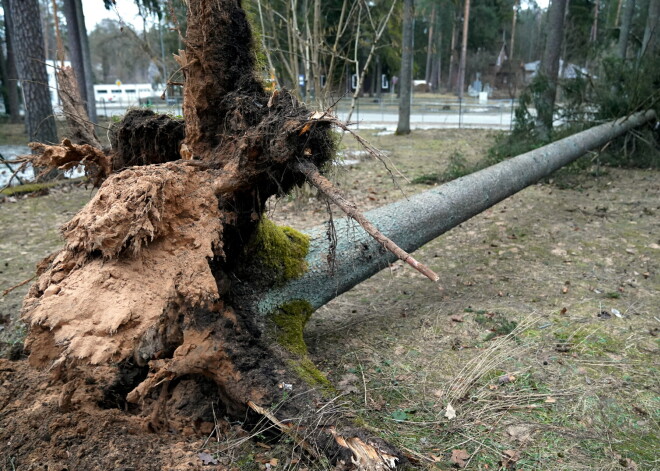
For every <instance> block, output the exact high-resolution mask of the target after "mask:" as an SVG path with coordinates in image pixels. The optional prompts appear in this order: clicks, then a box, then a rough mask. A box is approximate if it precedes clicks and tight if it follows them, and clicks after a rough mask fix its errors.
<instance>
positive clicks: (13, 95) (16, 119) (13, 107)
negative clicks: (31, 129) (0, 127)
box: [2, 0, 21, 124]
mask: <svg viewBox="0 0 660 471" xmlns="http://www.w3.org/2000/svg"><path fill="white" fill-rule="evenodd" d="M2 8H3V9H4V11H5V44H6V46H7V103H6V104H5V107H6V110H5V111H7V114H9V121H10V122H11V123H14V124H16V123H20V122H21V115H20V112H19V103H20V100H19V97H18V72H17V70H16V58H15V54H14V45H13V40H12V35H11V25H10V23H11V22H12V19H11V16H10V15H9V14H8V12H9V0H2Z"/></svg>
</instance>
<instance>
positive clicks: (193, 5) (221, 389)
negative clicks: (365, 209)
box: [23, 0, 397, 468]
mask: <svg viewBox="0 0 660 471" xmlns="http://www.w3.org/2000/svg"><path fill="white" fill-rule="evenodd" d="M188 7H189V10H188V29H187V31H188V37H187V38H186V51H181V52H180V55H179V56H178V57H177V60H178V62H179V63H180V65H181V67H182V70H183V72H184V75H185V77H186V86H185V90H184V117H185V136H184V125H183V124H182V123H181V122H180V121H176V120H172V119H171V118H162V117H156V116H154V115H152V114H150V113H148V112H147V113H145V112H140V111H133V112H131V113H129V114H128V115H127V117H126V118H125V119H124V120H123V121H122V122H121V123H120V124H119V126H117V127H116V128H114V129H113V132H112V135H111V143H112V149H110V150H109V151H108V152H107V153H106V157H108V158H110V159H111V161H112V168H111V169H110V171H109V172H108V174H107V175H105V177H106V178H105V181H104V182H103V184H102V186H101V187H100V189H99V191H98V193H97V194H96V195H95V196H94V197H93V198H92V200H91V201H90V202H89V203H88V204H87V205H86V206H85V207H84V208H83V209H82V210H81V211H80V212H79V213H78V214H77V215H76V216H75V217H74V218H73V219H72V220H71V221H69V222H68V223H67V224H65V225H64V226H63V228H62V235H63V237H64V239H65V245H64V248H63V249H62V250H60V251H59V252H57V253H54V254H52V255H51V256H49V257H48V258H46V259H45V260H44V261H43V262H42V263H41V264H40V266H39V270H38V279H37V281H36V282H35V284H34V285H33V286H32V288H31V289H30V291H29V293H28V295H27V297H26V299H25V303H24V307H23V320H24V321H25V322H26V323H27V324H28V326H29V332H28V335H27V339H26V348H27V350H28V352H29V353H30V356H29V362H30V364H31V365H33V366H35V367H38V368H47V369H49V370H50V371H52V377H51V384H52V388H53V391H59V392H58V394H59V396H58V404H59V407H60V409H62V410H64V411H82V410H86V409H89V408H95V407H96V408H98V407H108V406H112V407H114V406H115V405H119V406H120V407H124V408H127V409H129V410H130V411H131V412H132V413H134V414H135V415H136V416H139V417H140V419H139V420H138V421H137V423H139V425H140V427H142V428H144V429H147V430H150V431H156V432H172V431H174V432H176V433H184V432H185V431H186V430H195V428H196V427H197V425H196V424H199V423H207V422H208V421H209V420H210V415H209V410H210V409H209V407H208V404H209V402H210V403H212V404H217V407H218V410H219V411H220V412H222V415H227V416H229V417H234V418H245V417H246V416H247V417H248V418H250V417H251V416H258V415H265V416H267V417H269V419H270V420H272V421H273V422H274V423H276V424H278V427H279V428H280V429H282V430H285V431H287V433H290V434H294V435H297V434H298V432H296V431H292V430H289V429H290V428H291V426H290V425H285V424H283V423H280V422H279V419H276V418H275V416H272V417H271V416H270V415H269V414H270V412H268V411H267V409H264V408H269V407H271V406H272V405H274V404H278V411H277V414H278V416H280V417H282V418H287V419H288V418H291V417H297V418H301V417H302V418H304V419H298V421H299V422H300V423H301V424H303V423H307V424H308V425H309V427H310V430H311V431H314V433H312V434H311V435H310V436H311V437H314V438H305V440H311V441H313V443H314V445H315V446H319V447H320V448H321V449H326V448H327V450H328V451H326V453H329V454H330V455H332V456H334V457H336V456H338V455H341V456H343V460H344V462H346V463H350V459H349V456H350V455H351V453H353V454H354V453H356V451H355V450H353V446H354V445H350V446H349V444H353V442H352V441H351V440H354V439H355V440H358V438H357V437H358V435H356V434H355V433H352V432H351V435H352V436H347V437H346V438H345V439H344V438H342V436H341V432H340V431H338V429H337V430H336V429H335V428H332V430H330V429H329V428H327V427H325V426H324V424H325V421H326V420H329V418H328V417H325V418H322V419H318V418H317V417H315V411H316V408H317V407H318V405H319V404H320V402H321V401H322V399H323V395H322V392H321V391H319V390H317V389H315V388H314V386H316V384H311V383H310V382H309V381H308V378H321V379H322V380H325V378H323V377H322V375H321V374H320V373H319V372H318V371H317V370H316V369H315V367H314V366H313V364H312V363H311V361H310V360H309V359H308V357H307V356H306V355H301V354H300V352H298V351H295V350H292V349H291V348H288V345H287V344H284V343H283V342H279V341H278V338H280V337H281V336H280V335H278V330H282V329H284V330H286V329H290V327H289V326H282V325H281V323H282V318H281V317H278V321H277V322H275V321H274V320H273V317H274V314H275V313H272V314H273V315H272V316H260V315H257V314H255V313H254V312H252V311H251V310H250V309H249V308H248V307H246V304H245V303H243V302H242V301H239V300H238V298H236V297H234V293H236V292H238V291H240V293H241V296H245V293H246V291H249V287H250V286H251V285H250V284H251V283H253V282H254V283H255V284H256V283H258V285H259V286H261V287H263V286H268V285H275V284H277V283H278V282H280V281H281V280H279V279H277V276H275V275H271V276H270V277H264V271H263V270H261V269H260V267H259V264H260V263H261V262H260V258H259V256H258V254H257V253H256V252H255V251H254V250H253V249H251V247H252V248H254V247H258V246H262V245H263V244H261V245H260V244H259V243H256V242H255V240H256V239H258V238H259V237H264V233H265V232H266V233H267V232H268V231H271V232H272V230H274V229H273V228H271V226H270V225H268V224H267V223H265V222H263V221H262V214H263V213H264V209H265V205H266V201H267V200H268V199H269V198H270V197H271V196H273V195H275V194H278V193H279V194H281V193H286V192H288V191H290V190H291V189H292V188H293V187H295V186H296V185H299V184H301V183H302V182H303V181H304V180H305V176H304V175H303V174H302V173H300V171H298V170H297V168H298V165H299V164H300V163H301V162H305V163H307V164H308V165H314V166H322V165H323V164H325V163H326V162H328V161H329V160H330V159H331V158H332V156H333V155H334V139H333V137H332V134H331V125H332V123H333V122H334V120H333V119H332V118H330V117H326V116H325V115H321V114H319V113H312V112H311V110H309V109H308V108H307V107H306V106H304V105H303V104H302V103H300V102H298V100H297V99H296V98H295V97H294V96H293V95H292V94H291V93H290V92H288V91H286V90H281V91H277V92H275V93H273V94H272V95H268V94H267V93H266V92H265V91H264V89H263V87H262V84H261V82H260V80H258V79H257V77H256V76H255V72H254V64H255V60H254V51H253V48H252V37H251V33H250V29H249V25H248V22H247V19H246V17H245V13H244V12H243V10H242V9H241V7H240V2H235V1H233V0H220V1H216V2H204V1H201V0H191V1H190V2H189V4H188ZM64 144H65V143H63V145H62V146H52V149H48V148H47V147H46V148H44V149H43V150H44V154H46V153H48V152H51V153H52V155H56V154H58V152H60V150H61V149H60V148H61V147H63V146H64ZM99 152H100V150H99V146H98V145H97V146H94V148H93V154H94V155H93V158H94V160H95V161H101V160H103V159H102V158H100V157H99V156H98V153H99ZM60 153H61V152H60ZM82 153H83V151H82V150H81V154H82ZM90 155H91V154H90ZM179 157H181V159H179ZM105 160H106V161H107V159H105ZM80 161H81V162H84V161H85V158H84V156H82V158H81V159H80ZM126 166H129V167H127V168H126ZM260 227H261V228H262V229H263V230H259V228H260ZM287 234H289V235H287ZM295 238H296V237H295V234H294V235H291V232H285V236H284V237H283V238H280V239H281V243H280V244H279V245H280V246H281V245H285V246H286V245H288V244H294V242H293V241H292V240H291V239H295ZM280 239H278V240H280ZM280 248H281V247H280ZM283 253H287V254H291V253H293V254H295V257H299V258H300V261H302V260H304V257H305V255H306V248H305V249H303V250H297V251H296V250H293V251H292V250H285V251H284V252H283ZM300 261H298V263H297V264H296V263H295V262H296V261H291V260H288V262H287V263H290V264H293V265H297V266H299V267H300V268H301V270H299V271H297V272H295V273H298V272H302V271H304V264H302V263H301V262H300ZM251 265H254V267H255V268H254V269H251ZM273 273H277V270H275V271H273ZM295 273H288V275H287V276H297V275H296V274H295ZM237 274H240V276H237ZM257 278H258V280H257ZM264 278H265V279H264ZM239 286H240V289H239V288H238V287H239ZM246 287H247V288H246ZM296 326H297V329H298V330H299V331H300V332H297V335H298V336H299V337H300V338H301V339H302V328H303V326H304V323H300V322H299V323H298V324H296ZM325 382H327V380H325ZM285 385H286V386H285ZM83 390H84V391H85V393H84V394H81V393H80V392H81V391H83ZM290 390H294V391H296V392H297V393H298V394H296V395H293V396H292V397H288V398H287V396H288V392H287V391H290ZM197 398H198V399H197ZM285 398H287V400H286V401H284V402H283V400H284V399H285ZM195 403H200V404H201V403H204V405H202V406H201V407H197V406H194V404H195ZM255 411H256V412H255ZM333 417H334V416H333ZM133 423H135V422H133ZM317 429H318V431H319V433H316V430H317ZM309 434H310V432H305V436H307V435H309ZM334 437H339V438H334ZM295 440H296V442H299V441H300V440H299V439H295ZM359 440H360V441H359V443H360V444H361V445H360V446H361V447H362V449H367V450H368V451H369V450H370V451H371V453H372V455H373V454H375V453H376V451H375V449H373V448H368V447H369V446H371V445H367V444H366V442H363V441H362V439H359ZM365 440H366V438H365ZM372 442H373V443H378V441H372ZM356 446H357V445H356ZM378 446H379V447H380V449H382V450H389V448H388V447H387V446H386V445H385V444H382V443H381V444H379V445H378ZM309 451H310V453H316V451H315V448H313V447H309ZM383 453H384V454H382V456H388V457H389V458H388V459H390V460H394V461H396V459H397V458H396V454H393V452H391V451H388V452H387V453H385V451H383ZM374 456H375V458H374V459H379V460H380V459H381V458H379V456H381V454H376V455H374ZM369 459H372V458H371V457H370V458H369ZM106 468H107V466H106Z"/></svg>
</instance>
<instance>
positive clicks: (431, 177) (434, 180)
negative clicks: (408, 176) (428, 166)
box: [411, 172, 442, 185]
mask: <svg viewBox="0 0 660 471" xmlns="http://www.w3.org/2000/svg"><path fill="white" fill-rule="evenodd" d="M440 182H442V178H441V176H440V174H439V173H435V172H434V173H423V174H422V175H420V176H418V177H415V178H413V179H412V180H411V183H412V184H414V185H436V184H438V183H440Z"/></svg>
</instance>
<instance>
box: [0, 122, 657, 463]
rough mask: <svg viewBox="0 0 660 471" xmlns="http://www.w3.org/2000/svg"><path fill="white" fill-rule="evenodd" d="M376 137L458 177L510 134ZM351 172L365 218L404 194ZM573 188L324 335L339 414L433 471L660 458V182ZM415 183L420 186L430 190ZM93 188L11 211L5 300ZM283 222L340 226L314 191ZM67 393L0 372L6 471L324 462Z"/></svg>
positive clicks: (0, 240) (534, 194)
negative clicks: (462, 163) (172, 430)
mask: <svg viewBox="0 0 660 471" xmlns="http://www.w3.org/2000/svg"><path fill="white" fill-rule="evenodd" d="M367 137H368V138H369V139H370V140H371V141H372V142H373V143H374V144H376V145H377V147H379V148H381V149H383V150H385V151H388V152H389V158H390V159H391V161H392V163H394V164H395V166H396V167H397V169H398V170H399V171H400V172H401V173H402V174H403V175H405V176H406V177H407V178H408V179H409V180H412V179H414V178H415V177H418V176H421V175H427V174H431V173H442V172H443V170H445V169H446V167H447V165H448V162H449V158H450V156H451V155H453V154H455V152H460V153H461V154H462V156H463V157H464V158H465V160H467V161H468V162H471V163H475V162H476V161H478V160H479V159H480V158H482V157H483V155H484V153H485V151H486V149H487V148H488V146H489V145H490V144H491V143H492V139H493V133H491V132H487V131H457V130H442V131H423V132H417V133H414V134H413V136H412V137H403V138H401V137H394V136H389V135H384V136H376V135H375V133H371V135H368V136H367ZM351 147H352V145H351ZM348 158H353V157H351V156H349V157H348ZM335 173H336V175H335V180H336V181H338V182H339V183H340V185H341V186H342V188H343V189H344V190H345V191H346V192H348V193H349V194H350V195H351V197H352V198H353V199H354V200H355V201H356V202H358V203H359V204H360V205H361V206H362V207H363V208H365V209H367V208H370V207H375V206H378V205H382V204H385V203H388V202H391V201H394V200H395V199H399V198H401V197H402V195H401V191H400V190H399V189H397V188H396V186H395V185H393V184H392V183H391V178H390V175H389V174H388V172H387V171H386V170H385V169H384V168H383V167H382V165H381V164H380V163H378V162H372V161H362V162H361V163H359V164H357V165H354V166H351V167H350V168H349V169H345V168H342V169H339V170H337V171H336V172H335ZM555 180H556V181H554V182H553V183H552V184H549V183H547V182H546V183H543V184H539V185H534V186H532V187H530V188H527V189H526V190H524V191H522V192H521V193H519V194H518V195H515V196H514V197H512V198H510V199H508V200H506V201H504V202H502V203H500V204H499V205H497V206H496V207H494V208H492V209H491V210H489V211H486V212H485V213H482V214H480V215H479V216H477V217H475V218H473V219H472V220H470V221H468V222H466V223H464V224H462V225H461V226H459V227H457V228H455V229H454V230H452V231H450V232H449V233H447V234H445V235H444V236H442V237H440V238H438V239H437V240H435V241H433V242H432V243H429V244H427V245H426V246H425V247H423V248H422V249H421V250H419V251H418V252H417V258H418V259H419V260H421V261H425V262H427V263H428V264H429V265H430V267H431V268H432V269H433V270H435V271H436V272H438V273H439V274H441V276H442V278H443V281H442V283H443V286H444V288H445V290H444V292H440V291H438V290H437V289H436V287H435V286H434V285H433V284H432V283H430V282H428V280H426V279H424V278H423V277H421V275H419V274H418V273H416V272H413V271H411V270H410V269H409V268H407V267H405V266H403V265H401V264H398V263H397V264H394V265H393V266H392V267H391V268H390V269H389V270H385V271H383V272H381V273H380V274H378V275H377V276H375V277H373V278H372V279H370V280H368V281H366V282H364V283H362V284H361V285H359V286H358V287H356V288H355V289H353V290H351V291H350V292H348V293H346V294H345V295H343V296H341V297H340V298H338V299H336V300H334V301H333V302H331V303H330V304H328V305H327V306H325V307H323V308H322V309H320V310H319V311H318V312H317V313H316V314H315V316H314V317H313V320H312V321H311V323H310V324H309V325H308V328H307V332H306V338H307V342H308V344H309V346H310V349H311V352H312V354H313V358H314V360H315V361H316V362H317V364H318V365H319V367H320V369H321V371H323V372H324V373H326V374H327V375H328V376H329V378H330V379H331V380H332V381H333V382H334V384H336V385H338V388H339V390H340V391H341V392H343V395H342V396H341V397H339V398H338V399H337V403H342V404H343V406H344V407H348V408H349V409H350V410H352V411H353V415H355V417H356V420H357V421H358V422H359V423H360V424H361V425H362V426H364V427H366V428H367V429H371V430H373V431H374V432H376V433H378V434H380V435H382V436H383V437H384V438H386V439H387V440H389V441H391V442H393V443H395V444H397V445H399V446H400V447H402V448H403V449H405V450H407V453H408V454H409V457H410V459H411V460H412V461H413V462H414V463H415V466H416V467H418V468H422V469H423V468H427V467H428V468H432V469H449V468H450V467H452V466H461V465H466V469H499V468H500V467H502V466H507V465H508V466H509V467H510V469H562V470H563V469H626V468H627V469H656V468H658V467H659V466H660V465H659V464H658V459H657V456H656V455H657V453H656V452H655V450H656V449H657V447H658V422H659V421H660V403H659V399H658V398H659V397H660V396H659V394H658V392H659V389H660V388H659V386H660V384H659V381H658V366H659V364H658V348H659V346H660V345H659V344H658V337H657V335H658V333H659V330H658V329H659V328H660V312H658V306H660V299H659V298H660V296H659V295H658V292H659V289H660V278H659V276H658V268H659V267H658V265H659V264H660V235H659V234H660V222H659V221H660V218H659V217H658V214H659V212H660V198H659V195H660V180H659V179H658V173H657V172H653V171H641V170H634V171H633V170H618V169H607V171H606V173H605V174H601V175H600V176H599V177H595V176H593V175H590V174H589V173H588V172H582V173H579V174H574V173H571V172H563V173H562V174H561V175H558V176H557V177H555ZM399 182H400V185H401V187H402V189H403V191H404V192H407V193H414V192H417V191H421V190H423V189H424V188H425V187H424V185H414V184H409V183H406V182H405V181H403V180H402V179H399ZM90 195H91V193H90V191H89V190H85V189H68V188H65V189H63V190H62V189H58V190H51V194H50V195H48V196H45V197H39V198H27V199H22V200H19V201H17V202H16V203H4V204H1V205H0V221H1V225H0V227H1V229H0V231H1V232H0V261H1V266H0V271H1V272H2V273H0V289H2V290H4V289H6V288H7V287H9V286H12V285H14V284H16V283H18V282H19V281H22V280H23V279H26V278H29V277H30V276H31V275H32V271H33V267H34V264H35V263H36V261H38V260H40V259H41V258H43V257H44V256H45V255H46V254H48V253H49V252H50V251H52V250H54V249H56V248H57V247H58V246H59V244H60V243H61V242H60V241H59V239H58V236H57V227H58V226H59V225H60V224H62V223H64V222H65V221H66V220H68V219H70V218H71V216H72V215H73V214H74V212H75V211H76V210H77V209H78V208H80V207H81V206H82V205H83V204H84V203H85V202H86V201H87V200H88V199H89V197H90ZM270 212H271V217H272V218H274V219H275V220H276V221H277V222H280V223H285V224H287V225H290V226H294V227H297V228H304V227H310V226H312V225H315V224H317V223H321V222H323V221H325V220H326V219H327V214H326V213H325V206H324V204H322V203H321V202H319V201H318V200H317V199H316V198H315V196H314V194H313V192H312V191H310V190H308V189H302V190H299V191H297V193H296V194H294V195H292V196H291V197H287V198H284V199H281V200H279V201H278V202H277V203H275V202H274V203H273V204H272V205H271V210H270ZM26 290H27V286H26V287H23V288H19V289H17V290H15V291H13V292H12V293H10V294H9V295H8V296H6V297H4V298H2V300H0V316H1V317H0V319H2V324H1V325H0V327H2V331H0V336H1V339H2V340H3V341H4V342H6V343H7V345H5V348H4V350H5V352H10V353H11V351H12V349H11V344H16V343H19V342H20V340H21V338H22V336H23V334H24V332H23V328H22V326H21V324H20V322H18V320H17V317H18V310H19V306H20V300H21V298H22V296H23V295H24V293H25V291H26ZM617 313H618V314H617ZM619 316H621V317H619ZM507 334H508V335H507ZM13 353H14V354H16V353H17V350H16V349H13ZM87 386H89V388H87ZM49 387H50V386H49V376H48V374H47V373H41V372H36V371H33V370H31V369H30V368H29V367H28V366H27V365H26V362H25V361H0V423H2V427H0V450H1V452H0V456H2V458H1V459H0V469H14V468H15V469H43V465H46V464H49V465H50V466H49V468H48V469H64V468H65V467H67V466H68V467H69V468H68V469H94V467H93V463H94V456H95V455H97V454H103V455H107V454H108V453H112V454H114V455H116V457H117V458H116V463H117V464H116V468H115V469H131V468H130V466H134V463H135V462H136V457H138V458H137V462H138V463H140V465H139V466H138V467H137V468H136V469H194V468H200V469H214V468H215V469H227V468H231V467H233V468H235V469H265V468H266V467H267V465H270V466H271V467H273V466H275V469H304V468H305V467H307V468H312V467H318V468H321V469H322V468H324V465H323V464H320V463H309V462H305V460H304V459H301V456H300V454H299V453H298V452H297V451H296V450H294V449H293V446H292V445H291V444H289V443H287V441H286V440H280V441H277V442H273V440H272V437H271V436H269V434H268V433H262V434H261V435H259V436H258V437H256V438H255V439H253V440H251V441H248V442H245V437H244V435H245V434H244V432H242V431H241V429H240V427H239V426H238V424H233V425H232V424H228V425H223V427H222V430H219V433H218V434H217V435H214V436H213V437H212V439H211V440H209V441H208V442H207V443H206V444H205V443H204V442H205V435H206V434H210V433H211V430H213V424H197V427H196V428H193V429H191V430H189V433H190V435H189V436H182V435H173V434H165V435H157V434H153V433H148V432H146V431H144V430H142V429H140V427H139V426H138V423H139V422H138V421H135V420H133V417H132V416H131V415H130V414H128V413H125V412H122V411H120V410H119V409H112V408H111V409H104V410H101V409H90V410H79V409H75V408H74V409H72V410H68V411H67V410H63V409H62V408H61V407H58V401H59V398H57V397H53V396H52V395H49ZM93 389H94V388H93V385H86V386H84V387H81V388H80V391H78V392H77V394H80V395H85V394H92V392H91V391H92V390H93ZM37 396H38V397H40V400H39V401H36V402H35V400H34V398H35V397H37ZM74 402H75V395H74ZM449 404H451V408H449V410H448V405H449ZM65 409H66V408H65ZM451 409H453V410H454V411H455V413H456V416H455V417H454V418H451V419H449V418H447V417H446V415H447V414H448V412H451ZM449 415H450V416H451V414H449ZM220 422H221V421H219V422H218V423H220ZM200 452H208V453H210V455H211V458H212V460H211V461H210V462H211V463H212V462H213V460H216V459H217V460H218V462H217V465H207V466H203V462H204V461H209V460H208V459H206V460H204V459H202V458H207V457H206V455H200V454H199V453H200ZM114 455H113V456H114ZM128 457H132V459H128ZM452 457H453V458H452ZM3 460H4V461H3ZM130 463H133V464H130ZM40 466H41V468H39V467H40ZM58 466H59V468H58Z"/></svg>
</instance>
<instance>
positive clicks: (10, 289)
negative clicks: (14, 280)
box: [2, 275, 37, 296]
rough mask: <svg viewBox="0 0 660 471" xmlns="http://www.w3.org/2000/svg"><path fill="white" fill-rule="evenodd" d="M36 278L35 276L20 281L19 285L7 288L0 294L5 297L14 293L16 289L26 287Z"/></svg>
mask: <svg viewBox="0 0 660 471" xmlns="http://www.w3.org/2000/svg"><path fill="white" fill-rule="evenodd" d="M36 277H37V275H34V276H33V277H32V278H28V279H27V280H23V281H21V282H20V283H19V284H17V285H14V286H12V287H11V288H7V289H6V290H4V291H3V292H2V295H3V296H7V295H8V294H9V293H11V292H12V291H14V290H15V289H16V288H20V287H21V286H23V285H27V284H28V283H29V282H30V281H32V280H34V279H35V278H36Z"/></svg>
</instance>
